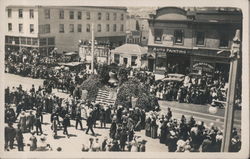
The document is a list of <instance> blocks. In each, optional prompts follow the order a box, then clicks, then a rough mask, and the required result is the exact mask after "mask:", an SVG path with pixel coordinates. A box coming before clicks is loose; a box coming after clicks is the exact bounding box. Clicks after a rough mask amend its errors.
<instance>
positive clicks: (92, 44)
mask: <svg viewBox="0 0 250 159" xmlns="http://www.w3.org/2000/svg"><path fill="white" fill-rule="evenodd" d="M91 33H92V34H91V38H92V42H91V73H92V74H93V73H94V45H95V37H94V24H93V23H92V25H91Z"/></svg>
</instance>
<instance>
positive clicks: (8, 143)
mask: <svg viewBox="0 0 250 159" xmlns="http://www.w3.org/2000/svg"><path fill="white" fill-rule="evenodd" d="M15 136H16V130H15V128H14V127H13V123H11V122H10V123H8V126H6V127H5V130H4V139H5V149H6V150H8V148H10V149H13V148H14V147H13V144H14V139H15Z"/></svg>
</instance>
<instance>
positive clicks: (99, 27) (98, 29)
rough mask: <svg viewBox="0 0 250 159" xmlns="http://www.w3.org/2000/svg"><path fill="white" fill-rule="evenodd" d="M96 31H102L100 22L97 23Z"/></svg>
mask: <svg viewBox="0 0 250 159" xmlns="http://www.w3.org/2000/svg"><path fill="white" fill-rule="evenodd" d="M97 31H98V32H101V31H102V26H101V24H98V25H97Z"/></svg>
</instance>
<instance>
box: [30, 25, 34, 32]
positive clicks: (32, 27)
mask: <svg viewBox="0 0 250 159" xmlns="http://www.w3.org/2000/svg"><path fill="white" fill-rule="evenodd" d="M30 33H34V24H30Z"/></svg>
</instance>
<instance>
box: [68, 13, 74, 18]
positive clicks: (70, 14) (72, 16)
mask: <svg viewBox="0 0 250 159" xmlns="http://www.w3.org/2000/svg"><path fill="white" fill-rule="evenodd" d="M69 19H74V11H69Z"/></svg>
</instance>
